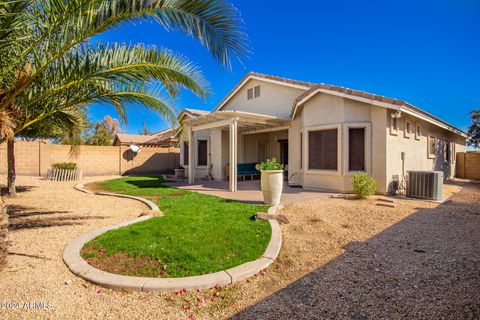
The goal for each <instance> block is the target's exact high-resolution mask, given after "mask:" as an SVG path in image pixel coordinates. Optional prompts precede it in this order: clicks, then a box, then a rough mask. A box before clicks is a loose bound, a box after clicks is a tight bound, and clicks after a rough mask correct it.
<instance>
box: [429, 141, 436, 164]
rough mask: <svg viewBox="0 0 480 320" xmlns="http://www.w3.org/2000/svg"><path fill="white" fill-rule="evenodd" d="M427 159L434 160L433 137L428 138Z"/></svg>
mask: <svg viewBox="0 0 480 320" xmlns="http://www.w3.org/2000/svg"><path fill="white" fill-rule="evenodd" d="M427 141H428V146H427V148H428V158H430V159H432V158H435V143H436V141H435V137H434V136H428V139H427Z"/></svg>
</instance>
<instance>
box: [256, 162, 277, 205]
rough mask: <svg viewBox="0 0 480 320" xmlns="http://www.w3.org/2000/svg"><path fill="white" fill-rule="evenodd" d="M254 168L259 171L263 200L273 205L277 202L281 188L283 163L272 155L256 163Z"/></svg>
mask: <svg viewBox="0 0 480 320" xmlns="http://www.w3.org/2000/svg"><path fill="white" fill-rule="evenodd" d="M255 168H256V169H257V170H260V172H261V179H260V184H261V186H262V193H263V201H264V202H265V204H268V205H273V206H274V205H277V204H279V203H280V197H281V196H282V189H283V164H281V163H278V162H277V159H276V158H275V157H272V159H267V160H265V161H263V162H262V163H259V164H257V165H256V166H255Z"/></svg>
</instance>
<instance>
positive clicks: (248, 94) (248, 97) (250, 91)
mask: <svg viewBox="0 0 480 320" xmlns="http://www.w3.org/2000/svg"><path fill="white" fill-rule="evenodd" d="M251 99H253V88H250V89H247V100H251Z"/></svg>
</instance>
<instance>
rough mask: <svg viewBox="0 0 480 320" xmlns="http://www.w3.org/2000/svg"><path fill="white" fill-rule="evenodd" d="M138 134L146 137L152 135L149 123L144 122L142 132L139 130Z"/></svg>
mask: <svg viewBox="0 0 480 320" xmlns="http://www.w3.org/2000/svg"><path fill="white" fill-rule="evenodd" d="M138 134H143V135H144V136H149V135H150V129H148V127H147V121H143V128H142V130H138Z"/></svg>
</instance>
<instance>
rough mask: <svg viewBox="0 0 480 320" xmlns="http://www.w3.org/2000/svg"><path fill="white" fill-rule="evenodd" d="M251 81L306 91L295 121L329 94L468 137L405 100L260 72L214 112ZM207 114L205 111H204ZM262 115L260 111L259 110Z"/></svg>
mask: <svg viewBox="0 0 480 320" xmlns="http://www.w3.org/2000/svg"><path fill="white" fill-rule="evenodd" d="M251 79H257V80H261V81H267V82H271V83H276V84H280V85H284V86H289V87H295V88H299V89H303V90H305V92H304V93H302V94H301V95H300V96H298V97H297V99H295V101H294V103H293V106H292V111H291V118H292V119H293V118H294V117H295V113H296V111H297V108H298V107H300V106H302V105H303V104H304V103H305V102H307V101H308V100H309V99H310V98H312V97H313V96H315V95H316V94H317V93H320V92H322V93H327V94H333V95H337V96H342V97H345V98H349V99H352V100H357V101H362V102H365V103H369V104H372V105H377V106H381V107H384V108H389V109H393V110H397V111H402V112H405V113H407V114H411V115H413V116H415V117H418V118H420V119H423V120H425V121H428V122H430V123H432V124H435V125H437V126H439V127H442V128H444V129H447V130H450V131H452V132H455V133H457V134H460V135H462V136H464V137H467V134H466V133H465V132H464V131H462V130H460V129H458V128H456V127H455V126H452V125H451V124H449V123H447V122H445V121H443V120H441V119H439V118H437V117H435V116H434V115H432V114H430V113H428V112H426V111H423V110H421V109H420V108H417V107H415V106H414V105H412V104H410V103H408V102H406V101H404V100H399V99H395V98H388V97H384V96H381V95H377V94H372V93H368V92H365V91H361V90H353V89H349V88H346V87H342V86H334V85H328V84H324V83H319V84H315V83H312V82H306V81H297V80H292V79H288V78H283V77H277V76H271V75H266V74H262V73H258V72H249V73H248V74H247V75H246V76H245V77H244V78H243V79H242V80H240V82H239V83H238V84H237V85H236V86H235V87H234V88H233V89H232V90H231V91H230V92H229V93H228V94H227V96H226V97H225V98H224V99H223V100H222V101H220V103H219V104H218V105H217V106H216V107H215V109H214V110H213V112H216V111H219V110H221V108H222V107H223V106H224V105H225V104H226V103H227V102H228V101H229V100H230V99H231V98H232V97H233V96H234V95H235V94H236V93H237V92H238V90H240V89H241V88H242V87H243V86H244V85H245V83H247V82H248V81H249V80H251ZM203 112H204V114H205V111H203ZM259 113H260V110H259Z"/></svg>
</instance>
